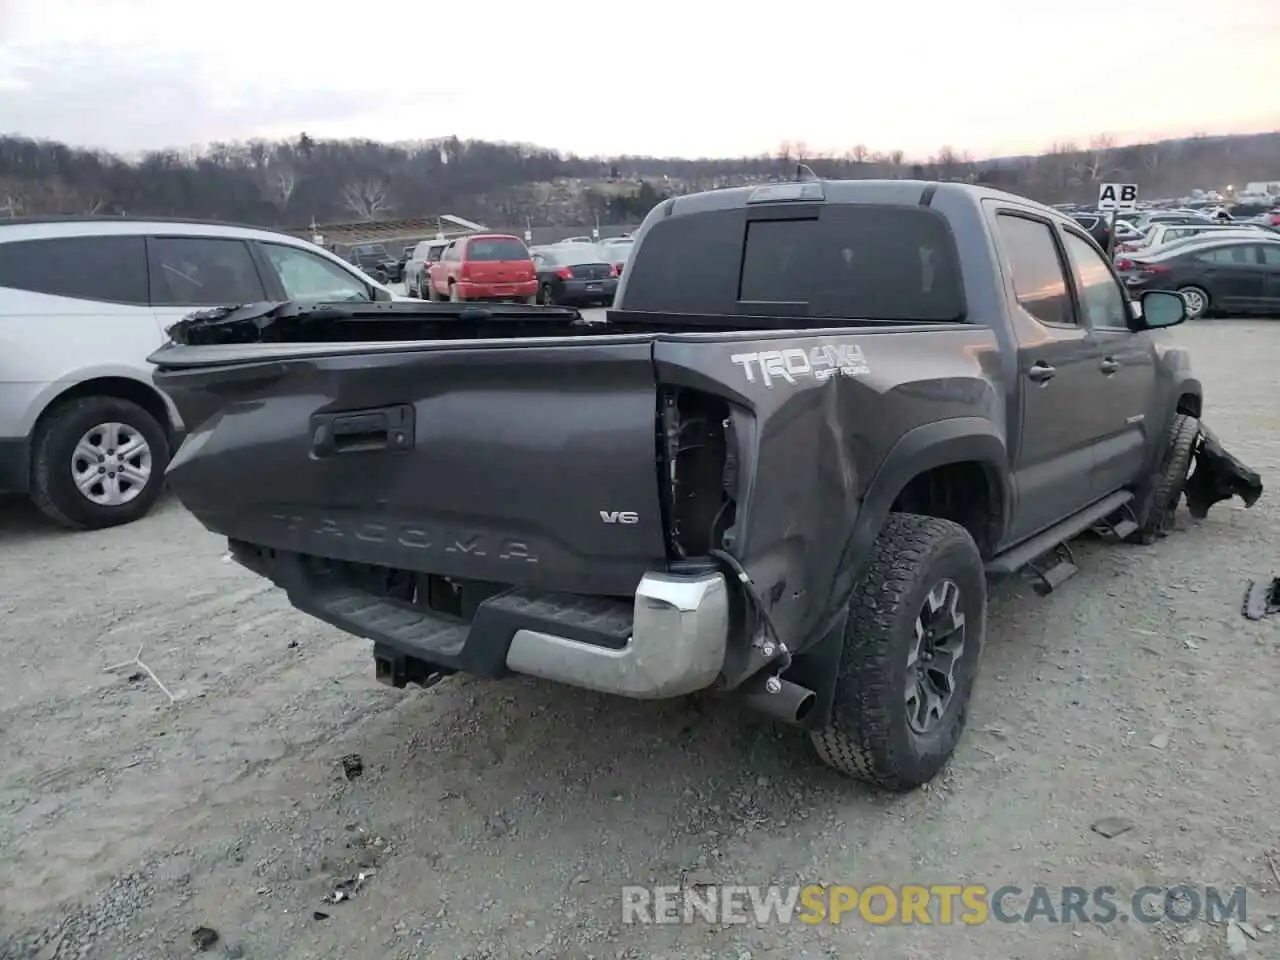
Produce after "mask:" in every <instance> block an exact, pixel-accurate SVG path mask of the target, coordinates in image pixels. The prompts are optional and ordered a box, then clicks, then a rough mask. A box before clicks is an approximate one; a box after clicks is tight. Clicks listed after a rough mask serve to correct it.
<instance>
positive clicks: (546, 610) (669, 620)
mask: <svg viewBox="0 0 1280 960" xmlns="http://www.w3.org/2000/svg"><path fill="white" fill-rule="evenodd" d="M232 555H233V556H234V557H235V559H236V560H237V561H239V562H240V563H241V564H243V565H244V566H245V567H247V568H249V569H250V570H252V571H253V572H255V573H257V574H259V575H260V576H264V577H267V578H268V579H270V580H271V581H272V582H274V583H275V584H276V585H278V586H280V587H282V588H283V589H284V590H285V591H286V592H287V593H288V595H289V601H290V602H291V603H292V604H293V605H294V606H295V607H297V608H298V609H299V610H301V611H303V612H304V613H308V614H311V615H312V616H314V617H316V618H318V619H320V620H323V621H325V622H326V623H329V624H332V625H333V626H335V627H338V628H339V629H341V630H345V631H346V632H348V633H353V634H355V635H357V636H361V637H364V638H366V639H368V640H372V641H373V642H374V646H375V654H376V656H377V657H378V658H379V660H380V661H382V662H384V663H386V664H387V666H386V667H385V668H383V669H380V671H379V679H382V680H385V681H387V682H390V683H392V684H394V685H397V686H403V685H404V683H405V682H406V680H416V679H417V677H418V676H419V675H420V674H423V673H424V671H421V670H418V669H409V667H408V665H407V664H406V663H405V661H406V660H413V661H420V662H421V663H423V664H425V665H427V667H428V670H427V671H426V673H429V672H430V668H432V667H434V668H437V669H438V670H441V671H444V672H449V671H460V672H463V673H469V674H474V675H477V676H485V677H501V676H506V675H508V674H510V673H519V674H525V675H528V676H535V677H541V678H543V679H546V680H556V681H559V682H562V683H567V684H570V685H572V686H576V687H584V688H586V689H590V690H596V691H600V692H602V693H613V694H618V695H621V696H626V697H634V698H637V699H659V698H664V697H676V696H682V695H684V694H688V693H692V692H693V691H695V690H700V689H703V688H705V687H708V686H710V685H711V684H712V683H714V682H715V680H716V678H717V676H719V674H720V671H721V668H722V667H723V665H724V657H725V649H726V644H727V640H728V633H729V596H728V587H727V584H726V582H725V579H724V576H723V575H722V574H720V573H712V574H701V575H697V576H683V575H677V574H669V573H656V572H655V573H649V574H646V575H645V576H644V577H642V578H641V580H640V583H639V584H638V585H637V588H636V592H635V595H634V597H633V598H631V599H629V600H628V599H621V598H611V597H589V596H580V595H577V594H569V593H555V592H549V591H539V590H529V589H524V588H513V589H510V590H506V591H503V592H501V593H498V594H495V595H494V596H491V597H489V598H488V599H487V600H484V601H482V602H481V603H480V604H479V605H478V607H477V608H476V612H475V616H474V618H473V619H472V620H471V622H470V623H465V622H462V621H459V620H456V619H453V618H450V617H446V616H443V615H440V614H436V613H434V612H432V611H430V610H426V609H423V608H421V607H418V606H411V605H409V604H406V603H403V602H401V601H397V600H392V599H389V598H385V597H381V596H378V595H376V594H374V593H371V592H367V591H365V590H362V589H359V588H358V587H355V586H353V585H351V584H350V583H349V582H347V581H346V580H345V579H344V578H343V577H342V576H341V575H340V566H339V565H333V566H332V567H330V568H328V569H326V564H325V563H324V561H317V560H316V558H313V557H308V556H306V555H303V554H296V553H289V552H285V551H275V550H262V549H259V548H255V547H252V546H250V545H248V544H239V543H235V542H233V543H232Z"/></svg>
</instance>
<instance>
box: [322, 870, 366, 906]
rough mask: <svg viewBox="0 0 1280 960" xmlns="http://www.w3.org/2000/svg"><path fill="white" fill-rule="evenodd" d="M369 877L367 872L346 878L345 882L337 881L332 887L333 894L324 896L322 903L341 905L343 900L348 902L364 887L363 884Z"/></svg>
mask: <svg viewBox="0 0 1280 960" xmlns="http://www.w3.org/2000/svg"><path fill="white" fill-rule="evenodd" d="M369 875H370V874H369V872H362V873H358V874H356V875H355V876H354V877H348V878H347V879H346V880H339V881H338V882H337V883H335V884H334V885H333V893H330V894H326V895H325V897H324V902H325V903H342V901H344V900H350V899H351V898H352V897H354V896H355V895H356V892H357V891H358V890H359V889H360V888H361V887H363V886H364V882H365V881H366V880H368V879H369Z"/></svg>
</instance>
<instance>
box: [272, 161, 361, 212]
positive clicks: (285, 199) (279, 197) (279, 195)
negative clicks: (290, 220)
mask: <svg viewBox="0 0 1280 960" xmlns="http://www.w3.org/2000/svg"><path fill="white" fill-rule="evenodd" d="M297 188H298V175H297V174H296V173H294V172H293V169H292V168H290V167H288V166H286V165H284V164H281V163H273V164H272V165H271V169H270V170H269V171H268V172H267V173H266V174H265V184H264V187H263V193H264V194H265V196H266V198H267V199H268V200H269V201H270V202H271V203H274V204H275V205H276V206H278V207H282V208H283V207H287V206H289V200H290V199H291V198H292V197H293V191H294V190H296V189H297ZM348 206H349V204H348ZM369 219H372V217H370V218H369Z"/></svg>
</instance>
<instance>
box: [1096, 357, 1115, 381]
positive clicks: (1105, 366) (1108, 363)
mask: <svg viewBox="0 0 1280 960" xmlns="http://www.w3.org/2000/svg"><path fill="white" fill-rule="evenodd" d="M1098 369H1099V370H1101V371H1102V372H1103V373H1105V374H1106V375H1107V376H1111V374H1113V373H1115V372H1116V371H1117V370H1119V369H1120V364H1119V363H1118V362H1117V361H1115V360H1112V359H1111V358H1110V357H1103V359H1102V362H1101V363H1099V364H1098Z"/></svg>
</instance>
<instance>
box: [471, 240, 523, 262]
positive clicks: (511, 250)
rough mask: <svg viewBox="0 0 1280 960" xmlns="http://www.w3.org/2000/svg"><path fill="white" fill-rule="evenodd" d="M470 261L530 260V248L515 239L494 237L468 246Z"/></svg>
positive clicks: (473, 241) (472, 242) (473, 242)
mask: <svg viewBox="0 0 1280 960" xmlns="http://www.w3.org/2000/svg"><path fill="white" fill-rule="evenodd" d="M467 259H468V260H528V259H529V248H528V247H526V246H525V245H524V244H523V243H521V242H520V241H519V240H517V239H516V238H515V237H492V238H487V239H483V240H472V241H470V242H469V243H468V244H467Z"/></svg>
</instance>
